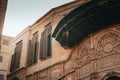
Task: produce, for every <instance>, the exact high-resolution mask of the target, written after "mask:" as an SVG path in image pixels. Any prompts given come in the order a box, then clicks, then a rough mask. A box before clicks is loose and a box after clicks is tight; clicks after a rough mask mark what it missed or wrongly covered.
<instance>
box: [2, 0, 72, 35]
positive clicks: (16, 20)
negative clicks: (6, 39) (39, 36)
mask: <svg viewBox="0 0 120 80" xmlns="http://www.w3.org/2000/svg"><path fill="white" fill-rule="evenodd" d="M71 1H74V0H8V6H7V7H8V8H7V12H6V18H5V23H4V29H3V34H4V35H8V36H12V37H15V36H16V35H17V34H19V33H20V32H21V31H22V30H24V29H25V28H26V27H27V26H29V25H32V24H33V23H34V22H35V21H36V20H38V19H39V18H40V17H42V16H43V15H44V14H45V13H47V12H48V11H49V10H51V9H52V8H54V7H57V6H60V5H62V4H65V3H68V2H71Z"/></svg>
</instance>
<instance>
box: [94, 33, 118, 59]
mask: <svg viewBox="0 0 120 80" xmlns="http://www.w3.org/2000/svg"><path fill="white" fill-rule="evenodd" d="M119 34H120V33H118V32H117V31H108V32H107V33H105V34H104V35H102V37H100V39H99V40H98V43H97V46H96V48H97V50H98V52H97V56H98V57H103V56H105V55H108V54H110V53H113V52H114V50H115V51H117V52H118V51H119V49H118V50H116V49H117V48H119V47H116V46H117V45H118V44H120V35H119Z"/></svg>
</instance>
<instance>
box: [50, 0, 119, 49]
mask: <svg viewBox="0 0 120 80" xmlns="http://www.w3.org/2000/svg"><path fill="white" fill-rule="evenodd" d="M119 23H120V0H91V1H89V2H87V3H85V4H83V5H81V6H79V7H77V8H76V9H74V10H73V11H71V12H70V13H69V14H68V15H66V16H65V17H64V18H63V19H62V20H61V21H60V22H59V24H58V25H57V27H56V28H55V30H54V32H53V35H52V36H53V37H54V38H55V39H56V40H57V41H59V42H60V44H61V45H64V46H67V47H73V46H74V45H76V44H78V43H80V42H81V41H82V40H83V39H84V38H86V37H87V36H88V35H89V34H91V33H94V32H96V31H98V30H101V29H104V28H107V27H109V26H111V25H115V24H119Z"/></svg>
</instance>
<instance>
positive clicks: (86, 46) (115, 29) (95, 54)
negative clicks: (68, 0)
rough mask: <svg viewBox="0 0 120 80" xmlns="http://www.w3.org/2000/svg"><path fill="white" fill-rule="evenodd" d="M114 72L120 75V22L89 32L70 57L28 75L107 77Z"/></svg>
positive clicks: (36, 78) (76, 79)
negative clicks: (95, 31) (119, 23)
mask: <svg viewBox="0 0 120 80" xmlns="http://www.w3.org/2000/svg"><path fill="white" fill-rule="evenodd" d="M21 74H22V73H21ZM26 75H27V74H26ZM114 75H115V76H117V77H120V25H116V26H112V27H110V28H108V29H104V30H101V31H98V32H97V33H94V34H91V35H89V36H88V37H87V38H86V39H84V40H83V41H82V42H81V43H79V44H78V45H76V46H75V47H74V48H73V50H72V52H71V55H70V56H69V58H68V60H66V61H63V62H59V63H57V64H55V65H53V66H50V67H48V68H47V69H44V70H42V71H38V72H36V73H34V74H31V75H28V76H26V77H25V78H26V80H106V79H107V78H108V77H110V76H114ZM21 80H22V79H21Z"/></svg>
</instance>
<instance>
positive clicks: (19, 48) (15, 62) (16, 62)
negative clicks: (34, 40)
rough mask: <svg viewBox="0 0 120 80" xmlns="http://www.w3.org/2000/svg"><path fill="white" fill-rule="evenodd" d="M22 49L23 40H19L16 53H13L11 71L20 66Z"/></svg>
mask: <svg viewBox="0 0 120 80" xmlns="http://www.w3.org/2000/svg"><path fill="white" fill-rule="evenodd" d="M21 51H22V41H19V42H18V43H17V44H16V47H15V50H14V54H13V55H12V60H11V67H10V71H11V72H12V71H14V70H16V69H18V68H19V65H20V58H21Z"/></svg>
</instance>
